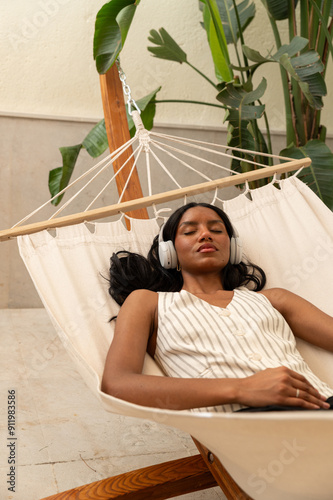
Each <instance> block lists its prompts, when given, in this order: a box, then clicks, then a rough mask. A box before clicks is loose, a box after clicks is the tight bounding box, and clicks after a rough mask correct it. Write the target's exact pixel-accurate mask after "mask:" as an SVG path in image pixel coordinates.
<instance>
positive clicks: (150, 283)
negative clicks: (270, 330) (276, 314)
mask: <svg viewBox="0 0 333 500" xmlns="http://www.w3.org/2000/svg"><path fill="white" fill-rule="evenodd" d="M193 207H205V208H210V209H211V210H214V211H215V212H216V214H217V215H218V216H219V217H220V218H221V219H222V221H223V223H224V225H225V227H226V230H227V233H228V235H229V238H231V237H232V236H233V228H232V225H231V222H230V220H229V218H228V216H227V215H226V214H225V212H223V210H221V209H220V208H219V207H215V206H214V205H209V204H208V203H194V202H192V203H188V204H186V205H184V206H182V207H180V208H178V210H176V211H175V212H174V213H173V214H172V215H171V216H170V217H169V219H168V220H167V222H166V223H165V225H164V227H163V239H164V241H168V240H171V241H172V242H173V243H174V242H175V238H176V233H177V228H178V224H179V222H180V219H181V218H182V216H183V215H184V213H185V212H186V211H187V210H189V209H190V208H193ZM158 239H159V235H157V236H156V237H155V238H154V240H153V243H152V246H151V248H150V250H149V253H148V256H147V257H144V256H142V255H139V254H137V253H133V252H127V251H121V252H117V253H114V254H113V255H112V257H111V266H110V278H109V283H110V287H109V293H110V295H111V297H112V298H113V299H114V300H115V301H116V302H117V303H118V304H119V305H122V304H123V302H124V301H125V299H126V297H127V296H128V295H129V294H130V293H131V292H133V291H134V290H138V289H147V290H152V291H154V292H179V291H180V290H181V289H182V286H183V277H182V274H181V273H180V272H179V271H177V270H176V269H165V268H164V267H162V266H161V263H160V260H159V257H158V244H159V242H158ZM221 282H222V286H223V288H224V289H225V290H234V289H235V288H237V287H240V286H247V285H251V289H252V290H254V291H259V290H262V289H263V288H264V286H265V283H266V275H265V273H264V271H263V270H262V269H261V268H260V267H258V266H256V265H255V264H251V263H249V262H246V263H245V262H241V263H240V264H231V263H230V262H228V264H227V265H226V266H225V267H224V268H223V269H222V271H221Z"/></svg>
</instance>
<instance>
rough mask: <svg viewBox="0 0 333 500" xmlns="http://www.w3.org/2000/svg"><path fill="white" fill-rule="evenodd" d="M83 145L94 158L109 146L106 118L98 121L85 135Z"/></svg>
mask: <svg viewBox="0 0 333 500" xmlns="http://www.w3.org/2000/svg"><path fill="white" fill-rule="evenodd" d="M82 146H83V147H84V148H85V149H86V150H87V152H88V153H89V154H90V156H92V157H93V158H97V157H98V156H100V155H101V154H103V153H104V151H105V150H106V149H107V148H108V138H107V136H106V130H105V121H104V119H103V120H101V121H100V122H98V123H97V125H95V126H94V127H93V128H92V129H91V130H90V132H89V134H88V135H87V136H86V137H85V139H84V140H83V142H82Z"/></svg>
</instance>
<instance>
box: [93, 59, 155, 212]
mask: <svg viewBox="0 0 333 500" xmlns="http://www.w3.org/2000/svg"><path fill="white" fill-rule="evenodd" d="M100 85H101V93H102V101H103V110H104V118H105V127H106V133H107V137H108V143H109V148H110V151H114V150H116V149H118V148H119V147H120V146H122V145H123V144H125V143H126V142H127V141H128V140H129V139H130V133H129V129H128V126H127V117H126V108H125V103H124V94H123V88H122V84H121V81H120V79H119V74H118V69H117V66H116V64H114V65H113V66H112V67H111V68H110V69H109V71H107V73H105V75H100ZM131 154H132V148H128V149H127V150H126V151H125V152H124V153H123V154H122V155H121V156H120V157H119V158H118V159H117V160H115V161H114V162H113V169H114V171H115V172H117V171H118V170H119V169H120V167H121V166H122V165H123V164H124V163H125V161H126V160H127V159H128V158H129V157H130V156H131ZM133 163H134V160H133V158H132V159H131V160H129V162H128V163H127V165H126V166H125V167H124V168H123V170H122V171H121V172H120V173H119V174H118V175H117V177H116V182H117V188H118V193H119V194H120V193H121V192H122V190H123V187H124V185H125V183H126V181H127V178H128V175H129V173H130V171H131V168H132V167H133ZM142 196H143V194H142V190H141V185H140V181H139V176H138V172H137V170H136V168H135V169H134V171H133V173H132V175H131V178H130V181H129V183H128V185H127V188H126V191H125V193H124V196H123V198H122V200H123V201H128V200H134V199H136V198H141V197H142ZM128 215H129V216H130V217H134V218H137V219H148V218H149V217H148V212H147V209H145V208H142V209H139V210H135V211H133V212H128Z"/></svg>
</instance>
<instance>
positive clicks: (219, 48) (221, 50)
mask: <svg viewBox="0 0 333 500" xmlns="http://www.w3.org/2000/svg"><path fill="white" fill-rule="evenodd" d="M200 1H201V2H202V3H203V9H202V10H203V20H204V27H205V30H206V33H207V39H208V43H209V47H210V51H211V54H212V58H213V62H214V65H215V74H216V78H217V79H218V80H219V81H220V82H221V81H223V82H231V81H232V80H233V78H234V76H233V71H232V68H231V63H230V57H229V51H228V45H227V41H226V37H225V34H224V30H223V25H222V22H221V18H220V13H219V10H218V6H217V2H216V0H200Z"/></svg>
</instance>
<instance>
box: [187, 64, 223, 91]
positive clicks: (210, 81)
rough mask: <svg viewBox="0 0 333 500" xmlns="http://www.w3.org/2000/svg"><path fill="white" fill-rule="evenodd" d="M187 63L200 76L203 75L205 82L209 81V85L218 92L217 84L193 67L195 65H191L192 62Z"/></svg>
mask: <svg viewBox="0 0 333 500" xmlns="http://www.w3.org/2000/svg"><path fill="white" fill-rule="evenodd" d="M185 63H186V64H188V65H189V66H190V67H191V68H192V69H194V71H196V72H197V73H199V75H201V76H202V77H203V78H204V79H205V80H207V82H208V83H210V84H211V85H213V87H214V88H215V89H216V90H217V85H215V83H214V82H213V81H212V80H210V78H208V76H206V75H205V74H204V73H202V72H201V71H200V70H199V69H198V68H196V67H195V66H193V64H191V63H190V62H188V61H185Z"/></svg>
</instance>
